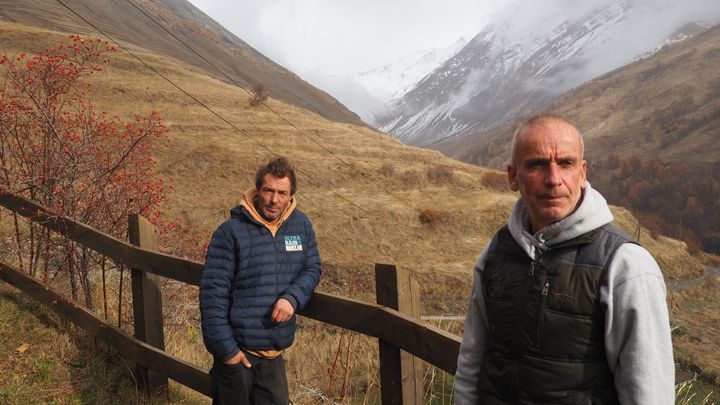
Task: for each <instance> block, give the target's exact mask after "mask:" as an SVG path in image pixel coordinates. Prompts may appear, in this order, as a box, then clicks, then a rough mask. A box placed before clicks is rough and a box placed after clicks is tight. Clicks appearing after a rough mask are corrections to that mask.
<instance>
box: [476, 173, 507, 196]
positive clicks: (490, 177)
mask: <svg viewBox="0 0 720 405" xmlns="http://www.w3.org/2000/svg"><path fill="white" fill-rule="evenodd" d="M481 182H482V185H483V186H485V187H488V188H491V189H493V190H498V191H506V190H508V179H507V174H505V173H502V172H494V171H493V172H485V173H483V175H482V179H481Z"/></svg>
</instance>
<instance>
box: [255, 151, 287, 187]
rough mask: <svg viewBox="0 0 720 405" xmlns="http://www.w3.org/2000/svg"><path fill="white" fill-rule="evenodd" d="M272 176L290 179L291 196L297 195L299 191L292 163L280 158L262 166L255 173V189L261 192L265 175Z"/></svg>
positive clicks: (283, 157) (282, 157)
mask: <svg viewBox="0 0 720 405" xmlns="http://www.w3.org/2000/svg"><path fill="white" fill-rule="evenodd" d="M267 174H272V175H273V177H277V178H279V179H282V178H283V177H289V178H290V194H295V191H296V190H297V179H296V178H295V168H293V166H292V165H291V164H290V161H289V160H288V159H287V158H286V157H285V156H278V157H276V158H272V159H270V161H269V162H268V163H267V164H266V165H265V166H261V167H260V169H258V171H257V173H255V189H256V190H258V191H259V190H260V188H261V187H262V185H263V181H265V175H267Z"/></svg>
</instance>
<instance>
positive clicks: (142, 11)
mask: <svg viewBox="0 0 720 405" xmlns="http://www.w3.org/2000/svg"><path fill="white" fill-rule="evenodd" d="M125 1H126V2H127V3H129V4H130V5H132V6H133V7H134V8H135V9H136V10H138V11H139V12H140V13H142V14H143V15H144V16H145V17H147V18H148V19H149V20H150V21H152V22H154V23H155V24H156V25H157V26H159V27H160V28H161V29H162V30H163V31H165V32H166V33H167V34H168V35H170V36H171V37H173V38H175V40H177V41H178V42H180V43H181V44H182V45H183V46H185V47H186V48H187V49H188V50H190V52H192V53H193V54H195V55H197V57H199V58H200V59H202V60H203V61H204V62H205V63H207V64H208V65H209V66H210V67H212V68H213V69H215V70H216V71H218V72H219V73H220V74H221V75H222V76H223V77H225V78H226V79H228V80H229V81H231V82H232V83H233V84H235V86H237V87H239V88H240V89H242V90H243V91H244V92H246V93H247V94H248V95H250V96H252V95H253V94H252V93H251V92H250V91H249V90H248V89H246V88H244V87H243V86H242V85H241V84H240V83H238V82H237V81H235V79H233V78H232V77H230V76H229V75H228V74H226V73H225V72H224V71H223V70H222V69H220V68H218V67H217V66H215V65H214V64H213V63H212V62H210V61H209V60H207V58H205V57H204V56H202V55H201V54H200V53H198V52H197V51H196V50H195V49H193V47H191V46H190V45H189V44H187V43H186V42H185V41H183V40H182V39H181V38H179V37H178V36H177V35H175V34H174V33H173V32H171V31H170V30H169V29H167V28H166V27H165V26H164V25H162V24H161V23H160V22H159V21H157V20H156V19H155V18H154V17H153V16H151V15H150V14H148V13H147V12H146V11H145V10H143V9H142V8H140V7H138V6H137V5H136V4H135V3H134V2H132V1H131V0H125ZM259 103H260V104H262V105H263V106H264V107H265V108H266V109H267V110H268V111H270V112H271V113H273V114H275V115H277V116H278V117H279V118H280V119H281V120H282V121H284V122H285V123H286V124H288V125H290V126H291V127H293V128H294V129H295V130H296V131H298V132H299V133H301V134H303V135H304V136H305V137H306V138H308V139H309V140H310V141H311V142H313V143H315V144H316V145H318V146H319V147H320V148H322V149H323V150H324V151H325V152H327V153H328V154H329V155H331V156H333V157H334V158H335V159H337V160H338V161H340V162H342V163H343V164H345V165H346V166H348V167H350V168H351V169H353V170H355V171H356V172H358V173H360V175H362V176H363V177H365V178H366V179H367V180H368V181H370V182H371V183H373V184H375V185H376V186H378V187H380V188H382V189H383V190H384V191H385V192H386V193H387V194H388V195H391V196H392V197H394V198H395V199H397V200H399V201H400V202H402V203H404V204H406V205H408V206H410V207H412V208H414V209H416V210H418V211H419V210H420V209H419V208H418V207H416V206H415V205H414V204H412V203H410V202H409V201H407V200H405V199H403V198H401V197H399V196H398V195H396V194H395V193H393V192H392V191H390V190H389V189H388V188H387V187H385V186H384V185H383V184H381V183H378V182H377V181H375V180H374V179H373V178H371V177H370V176H369V175H368V174H367V173H365V172H363V171H360V170H357V168H356V167H355V166H354V165H353V164H352V163H350V162H348V161H346V160H345V159H343V158H341V157H340V156H338V155H337V154H335V153H334V152H333V151H331V150H330V149H328V148H327V147H325V145H323V144H322V143H320V142H318V141H316V140H315V139H313V137H311V136H310V135H308V134H307V133H306V132H305V131H303V130H302V129H300V128H299V127H298V126H296V125H295V124H294V123H293V122H291V121H290V120H288V119H287V118H285V116H283V115H282V114H281V113H280V112H278V111H276V110H275V109H273V108H272V107H270V106H269V105H267V104H266V103H265V102H264V101H262V100H259Z"/></svg>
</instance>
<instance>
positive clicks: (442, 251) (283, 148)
mask: <svg viewBox="0 0 720 405" xmlns="http://www.w3.org/2000/svg"><path fill="white" fill-rule="evenodd" d="M66 40H67V37H66V34H65V33H60V32H56V31H50V30H45V29H39V28H36V27H28V26H24V25H20V24H11V23H0V42H2V43H3V46H4V50H5V51H7V52H8V53H10V54H13V53H17V52H20V51H32V50H33V49H44V48H45V47H50V46H55V45H57V44H60V43H63V42H65V41H66ZM130 48H131V49H132V50H133V52H135V53H136V54H137V55H138V56H139V57H141V58H142V59H143V60H144V61H146V62H147V63H149V64H151V65H152V66H154V67H155V68H156V69H158V70H159V71H160V72H161V73H162V74H163V75H165V76H166V77H168V78H170V79H171V80H173V82H175V83H177V84H178V85H179V86H181V87H182V88H184V89H185V90H186V91H188V92H190V93H191V94H193V95H195V96H196V97H197V98H198V99H200V100H202V101H203V102H204V103H205V104H206V105H208V106H210V107H211V108H212V109H213V111H215V112H217V113H218V114H220V115H221V116H223V117H225V118H226V119H228V120H230V121H231V122H232V123H233V124H234V125H235V126H237V127H238V128H239V131H237V130H235V129H233V128H230V127H229V126H228V125H227V124H225V123H224V122H222V121H220V120H219V119H218V118H217V117H216V116H215V115H213V114H212V113H211V112H209V111H207V110H205V109H204V108H202V107H200V106H199V105H197V104H196V103H194V102H193V101H192V100H191V99H189V98H187V97H186V96H184V95H183V94H181V93H180V92H179V91H178V90H177V89H176V88H174V87H173V86H171V85H170V84H168V83H167V82H164V81H162V80H159V79H158V78H157V77H156V76H155V75H154V74H153V73H152V72H150V71H148V70H147V69H146V68H144V67H143V66H142V65H141V64H140V63H139V62H137V61H136V60H135V59H133V58H132V57H131V56H129V55H127V54H126V53H124V52H122V51H120V52H118V53H116V54H115V55H113V56H112V58H111V62H110V65H109V66H108V68H107V71H106V72H103V73H101V74H99V75H96V76H94V77H93V83H94V85H93V102H94V103H95V104H96V107H97V109H98V110H100V111H109V112H111V113H113V114H118V115H119V116H121V117H131V116H132V114H133V113H135V112H149V111H158V113H159V114H160V116H162V117H163V119H164V121H165V123H166V124H167V125H168V127H169V129H170V132H169V135H168V139H167V141H166V142H163V143H159V144H157V145H155V148H156V149H155V151H156V159H157V164H158V167H159V170H160V172H161V174H162V175H163V176H167V177H172V178H173V179H174V180H173V189H172V190H170V191H169V193H170V196H171V201H170V202H169V203H168V204H167V206H166V209H165V212H164V215H166V216H167V217H169V218H173V217H176V216H179V217H181V218H184V220H185V222H186V223H187V224H188V226H189V227H190V228H192V229H193V230H195V231H198V232H201V233H204V234H205V235H207V237H209V233H210V231H212V230H213V229H214V228H215V227H216V226H217V225H218V224H219V223H220V222H222V221H223V220H224V219H225V218H227V216H228V209H229V208H230V207H231V206H233V205H234V204H236V203H237V202H238V201H239V198H240V195H241V193H242V192H243V191H244V190H245V189H246V188H248V187H249V186H250V185H251V182H252V178H253V176H254V172H255V170H256V168H257V167H258V166H259V165H260V164H262V163H264V162H265V161H267V160H268V158H269V157H270V153H271V152H269V151H268V150H270V151H272V153H275V154H283V155H287V156H289V157H290V159H291V160H292V161H293V162H294V163H295V164H296V165H297V167H298V168H299V169H300V170H301V173H300V175H299V187H298V194H297V198H298V201H299V207H300V209H302V210H303V211H305V212H306V213H307V214H308V215H309V217H310V218H311V219H312V220H313V223H314V225H315V230H316V233H317V236H318V243H319V248H320V252H321V255H322V257H323V259H324V261H325V272H324V275H323V279H322V284H321V288H322V289H323V290H325V291H330V292H333V293H338V294H343V295H352V296H354V297H356V298H360V299H364V300H368V301H372V300H374V292H373V282H372V269H373V263H378V262H380V263H394V264H396V265H398V266H399V267H403V268H405V269H409V270H411V271H412V272H413V273H414V274H415V275H416V276H417V277H418V278H419V279H420V280H421V282H422V295H421V306H422V313H423V314H433V315H439V314H461V313H463V312H464V310H465V307H466V304H467V297H468V292H469V289H470V284H471V282H472V280H471V267H472V264H473V262H474V261H475V259H476V256H477V255H478V253H479V252H480V250H481V249H482V247H483V246H484V245H485V244H486V243H487V242H488V240H489V239H490V237H491V236H492V234H493V232H494V231H495V229H497V228H498V227H499V226H500V225H501V224H502V223H503V222H504V221H505V218H506V216H507V214H508V212H509V210H510V207H511V205H512V204H513V203H514V201H515V199H516V195H514V194H513V193H511V192H509V191H508V190H507V187H506V185H505V180H504V176H503V175H502V174H500V173H497V172H495V171H492V170H489V169H485V168H481V167H478V166H475V165H470V164H466V163H461V162H458V161H456V160H453V159H450V158H447V157H445V156H443V155H442V154H440V153H439V152H436V151H429V150H423V149H418V148H412V147H408V146H405V145H403V144H402V143H400V142H399V141H397V140H394V139H392V138H390V137H388V136H386V135H384V134H381V133H379V132H377V131H374V130H372V129H370V128H368V127H366V126H362V125H353V124H348V123H338V122H333V121H330V120H327V119H325V118H323V117H321V116H320V115H318V114H315V113H313V112H310V111H308V110H305V109H302V108H299V107H297V106H294V105H292V104H289V103H286V102H283V101H281V100H278V99H275V98H270V99H268V102H267V104H268V105H269V106H270V107H271V108H272V109H273V110H274V111H276V112H278V113H279V114H280V115H281V116H282V118H281V117H279V116H278V115H276V114H275V113H273V112H271V111H269V110H268V109H266V108H264V107H262V106H258V107H252V106H250V104H249V102H248V101H249V97H248V95H247V94H246V93H245V92H243V91H241V90H239V89H238V88H236V87H234V86H232V85H229V84H227V83H225V82H223V81H221V80H218V79H216V78H213V77H210V76H208V75H206V74H204V72H201V71H198V70H197V69H190V68H188V66H187V65H186V64H185V63H184V62H182V61H179V60H177V59H172V58H169V57H167V56H165V55H160V54H157V53H156V52H154V51H152V50H147V49H141V48H138V47H136V46H130ZM284 119H286V120H287V121H289V122H291V123H292V124H293V125H294V126H295V127H293V126H291V125H289V124H288V122H287V121H285V120H284ZM421 210H424V211H425V217H424V218H425V221H420V220H419V214H420V212H421ZM613 211H614V212H615V214H616V223H617V224H618V225H619V226H621V227H622V228H624V229H626V230H628V231H629V232H630V233H633V231H634V230H635V227H636V224H637V220H636V219H635V218H634V217H633V216H632V215H630V213H629V212H628V211H627V210H624V209H622V208H613ZM5 218H6V217H5V216H4V217H3V220H5ZM0 229H2V232H3V233H2V237H3V240H5V239H6V237H7V236H8V234H7V232H8V231H7V229H8V228H0ZM640 236H641V240H642V242H643V244H644V245H645V246H647V247H648V249H650V250H651V251H652V252H653V253H654V254H655V255H656V257H657V259H658V261H659V263H660V265H661V267H662V269H663V272H664V273H665V276H666V277H667V278H668V280H675V279H689V278H695V277H698V276H699V275H701V274H702V273H703V271H704V270H703V268H702V266H701V264H700V260H699V258H698V257H695V256H691V255H690V254H689V253H688V252H687V249H686V245H685V244H684V243H682V242H678V241H676V240H672V239H668V238H665V237H662V236H659V235H651V234H650V232H648V231H647V230H643V231H642V232H641V235H640ZM196 297H197V294H196V292H193V294H191V295H189V298H188V299H190V300H192V301H191V302H190V303H191V304H192V303H195V300H196ZM693 302H694V301H692V300H691V299H690V298H688V300H687V301H686V303H685V306H686V307H690V308H694V307H693V306H692V303H693ZM184 308H185V306H178V307H177V308H172V312H173V315H174V314H175V313H177V312H180V311H185V309H184ZM678 308H680V309H679V310H678V311H681V312H682V311H683V305H682V304H679V305H678ZM711 315H712V313H709V314H703V313H700V314H698V315H697V316H694V317H693V318H692V319H693V320H697V319H701V320H702V319H706V318H703V317H704V316H711ZM708 319H709V318H708ZM190 321H193V322H195V323H191V322H190ZM196 321H197V319H195V318H191V319H190V320H188V318H187V316H186V318H183V321H182V323H180V325H181V327H179V328H178V330H179V331H175V334H174V335H172V336H175V337H174V338H173V340H172V348H171V349H170V350H173V351H177V352H181V354H182V356H183V358H186V359H188V360H189V361H193V362H197V363H198V364H204V365H207V364H208V363H209V359H208V355H207V353H206V352H205V350H204V348H203V347H202V345H201V343H200V342H199V341H198V338H197V329H192V328H193V327H196ZM710 322H711V320H708V322H707V323H706V324H710ZM187 325H190V326H187ZM193 325H194V326H193ZM303 325H308V326H307V329H304V330H303V331H301V333H302V334H313V335H311V336H312V339H309V338H308V339H304V338H303V336H307V335H301V337H300V338H299V339H298V340H299V342H300V343H299V344H298V345H296V346H295V348H294V349H293V351H291V352H290V353H289V364H291V365H292V366H291V367H292V368H291V369H290V376H291V384H292V385H291V390H294V392H298V391H299V389H300V388H299V387H301V386H304V385H303V384H314V385H313V386H318V385H319V383H318V382H317V381H318V379H322V378H324V375H325V374H324V373H325V368H324V367H325V365H328V364H330V362H331V361H332V360H331V359H328V357H330V356H332V355H333V354H334V353H335V352H334V349H330V350H327V347H330V346H322V345H325V344H327V345H333V346H332V347H333V348H334V347H336V346H335V345H337V343H336V341H335V340H333V339H335V338H336V337H337V336H338V335H340V336H342V335H341V334H340V333H338V332H336V331H331V332H326V331H324V330H323V329H322V325H317V324H316V323H311V322H307V323H306V322H303ZM683 328H684V329H683V336H684V337H685V338H687V339H689V341H692V339H693V338H698V339H699V338H700V337H701V336H705V334H704V333H703V329H702V323H700V324H697V323H690V322H688V323H687V324H686V325H685V324H684V326H683ZM193 330H194V332H192V333H194V335H193V334H192V333H191V331H193ZM167 336H171V335H170V334H169V333H168V334H167ZM178 336H179V337H178ZM188 336H190V337H188ZM193 336H194V338H193ZM308 337H309V336H308ZM711 338H714V335H712V336H711ZM322 339H326V340H322ZM168 340H170V338H168ZM185 340H188V341H191V343H192V345H190V346H188V347H179V348H178V345H179V343H178V342H184V341H185ZM319 342H322V345H321V343H319ZM355 343H356V344H358V345H359V344H362V345H363V346H362V347H363V350H361V351H359V352H361V353H371V354H370V355H368V356H367V357H368V358H365V357H359V356H358V357H356V358H355V362H356V363H355V368H354V369H353V371H352V373H353V374H352V378H351V380H350V382H351V386H352V387H353V389H359V390H362V389H367V390H369V389H370V387H371V386H372V384H371V382H372V381H371V380H368V377H367V376H368V374H369V373H371V372H370V371H368V370H370V369H371V367H372V366H374V365H376V364H374V363H373V362H374V361H376V359H374V360H373V356H372V351H373V350H377V345H376V342H375V341H374V340H372V339H362V338H360V337H358V338H356V341H355ZM306 350H313V351H310V352H305V351H306ZM305 353H311V354H312V355H311V356H304V354H305ZM316 354H317V357H315V355H316ZM703 356H705V357H707V354H705V353H702V352H698V353H693V352H689V351H688V354H687V355H686V356H685V357H684V359H686V360H685V361H687V362H688V363H691V364H695V363H694V362H695V361H696V360H697V359H700V358H702V357H703ZM308 358H309V359H310V360H308ZM303 359H304V360H303ZM308 361H310V362H311V364H308ZM707 367H709V368H708V369H709V370H714V369H713V368H712V367H714V366H707ZM12 370H13V373H17V372H22V370H20V369H15V368H13V369H12ZM18 370H20V371H18ZM707 374H709V375H711V372H708V373H707ZM298 403H300V402H298ZM306 403H317V402H312V401H309V402H306Z"/></svg>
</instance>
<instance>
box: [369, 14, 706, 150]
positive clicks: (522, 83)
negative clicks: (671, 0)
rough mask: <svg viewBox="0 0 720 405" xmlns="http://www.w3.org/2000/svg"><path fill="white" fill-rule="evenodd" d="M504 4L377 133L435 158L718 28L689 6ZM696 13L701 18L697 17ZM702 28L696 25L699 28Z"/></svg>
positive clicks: (381, 118) (399, 104)
mask: <svg viewBox="0 0 720 405" xmlns="http://www.w3.org/2000/svg"><path fill="white" fill-rule="evenodd" d="M649 3H651V2H649V1H643V0H615V1H595V2H584V3H582V4H576V5H574V6H573V7H568V5H567V3H566V2H564V1H558V0H538V1H536V2H533V3H532V6H529V4H526V2H508V3H507V5H506V6H505V7H502V8H500V9H498V10H497V11H496V13H495V14H493V16H492V17H491V18H490V20H491V23H490V24H488V25H487V26H486V27H485V28H483V29H482V31H480V32H479V33H478V34H477V35H476V36H475V37H474V38H473V39H472V40H471V41H470V42H469V43H468V44H467V45H466V46H465V47H464V48H463V49H462V50H461V51H460V52H458V53H457V54H456V55H455V56H453V57H452V58H450V59H448V60H447V61H445V62H444V63H443V64H442V65H441V66H439V67H438V68H437V69H435V70H434V71H433V72H432V73H431V74H429V75H427V76H426V77H425V78H423V80H421V81H420V82H418V83H417V84H416V85H415V86H414V87H413V88H411V89H410V90H409V91H408V92H407V93H406V94H405V95H404V96H403V97H402V98H400V99H398V100H396V102H395V103H394V104H393V105H392V106H391V108H389V109H388V111H387V112H386V113H385V114H381V115H379V116H378V118H377V120H376V122H377V124H378V127H379V128H380V129H381V130H382V131H385V132H388V133H391V134H392V135H393V136H395V137H396V138H398V139H401V140H403V141H404V142H406V143H409V144H411V145H420V146H427V147H431V148H433V149H437V147H436V146H435V144H436V143H441V142H442V141H443V140H445V139H449V138H455V139H457V138H463V139H467V138H468V137H471V134H473V133H478V132H479V131H487V130H489V129H491V128H496V127H498V126H501V125H506V124H507V123H509V122H512V121H513V120H515V119H517V117H519V116H522V115H524V114H527V113H528V111H531V110H533V109H535V108H537V107H538V106H540V105H542V104H544V103H546V102H548V101H549V100H551V99H552V98H554V97H557V96H559V95H560V94H562V93H564V92H566V91H567V90H569V89H572V88H573V87H576V86H579V85H581V84H582V83H584V82H586V81H588V80H592V79H593V78H595V77H597V76H599V75H601V74H604V73H605V72H608V71H610V70H612V69H616V68H618V67H620V66H623V65H625V64H627V63H630V62H632V61H633V60H634V59H636V58H638V57H641V56H643V55H647V54H648V53H651V52H653V51H654V50H656V49H657V48H658V47H660V46H661V45H663V44H664V43H666V42H668V41H677V40H679V39H684V38H687V37H688V36H692V35H693V34H695V33H698V32H701V31H702V30H703V29H706V28H708V26H709V25H708V24H717V23H718V21H720V9H718V8H717V7H714V8H713V7H704V6H703V5H702V4H701V3H702V2H698V1H688V2H686V3H684V4H683V5H682V6H679V5H677V6H676V5H674V4H667V5H666V6H665V7H660V8H657V9H656V10H655V9H654V10H653V11H652V12H649V11H648V7H649V6H651V4H649ZM702 10H705V11H704V12H702ZM701 21H704V22H705V23H698V22H701Z"/></svg>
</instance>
